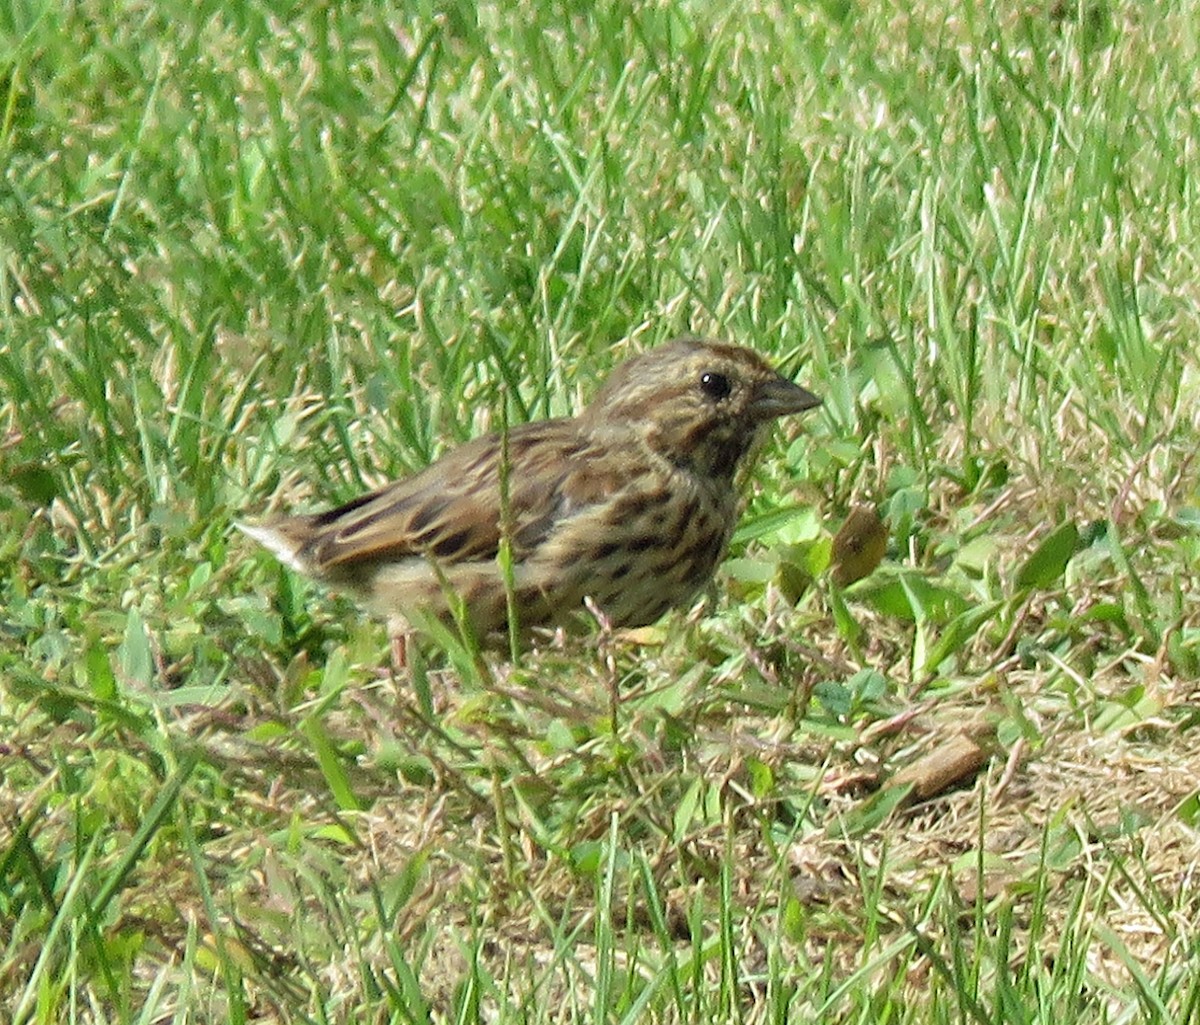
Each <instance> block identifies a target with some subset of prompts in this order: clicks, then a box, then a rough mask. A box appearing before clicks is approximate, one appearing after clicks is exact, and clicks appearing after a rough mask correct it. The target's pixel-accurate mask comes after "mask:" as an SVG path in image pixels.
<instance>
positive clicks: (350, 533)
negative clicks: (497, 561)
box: [294, 420, 619, 573]
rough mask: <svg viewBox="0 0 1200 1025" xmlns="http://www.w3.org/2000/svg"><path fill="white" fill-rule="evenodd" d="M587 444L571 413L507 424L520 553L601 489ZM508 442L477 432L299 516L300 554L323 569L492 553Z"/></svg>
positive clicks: (511, 506)
mask: <svg viewBox="0 0 1200 1025" xmlns="http://www.w3.org/2000/svg"><path fill="white" fill-rule="evenodd" d="M588 447H589V446H588V443H587V441H586V439H585V438H584V437H583V436H582V435H581V434H580V433H579V431H578V429H577V426H576V422H575V421H573V420H541V421H538V422H536V423H532V424H523V425H521V426H519V427H516V428H513V429H512V430H511V431H509V433H508V441H507V466H508V475H507V476H508V483H507V491H508V517H509V522H510V523H511V524H512V526H511V535H510V536H511V538H512V541H513V545H514V548H515V550H516V554H521V553H522V552H524V551H528V550H530V549H532V548H535V547H536V546H537V545H538V544H539V543H540V542H541V541H543V540H544V539H545V538H546V537H547V536H548V535H549V534H550V533H551V532H552V531H553V530H554V528H555V526H556V525H557V524H558V523H559V522H560V521H561V520H562V519H563V518H564V517H568V516H573V515H575V514H576V513H578V512H579V511H580V510H581V509H583V508H586V507H587V506H588V505H590V504H592V503H594V502H596V501H599V500H601V499H602V498H603V494H604V490H605V489H604V487H603V486H602V485H600V484H599V482H593V483H592V484H590V485H589V484H586V483H583V482H581V479H580V478H581V475H580V473H579V470H580V467H581V465H582V464H584V463H586V462H587V459H588ZM504 451H505V447H504V446H503V445H502V442H501V438H500V436H499V435H495V434H493V435H487V436H485V437H482V438H477V439H476V440H474V441H472V442H469V443H467V444H466V445H464V446H462V447H461V448H458V449H455V450H453V451H451V452H449V453H448V454H447V455H445V456H443V457H442V459H440V460H439V461H438V462H436V463H434V464H433V465H432V466H430V467H428V468H427V469H425V470H423V471H422V472H420V473H418V474H416V475H415V476H413V477H410V478H408V479H406V480H402V481H398V482H396V483H394V484H389V485H386V486H384V487H382V488H380V489H379V490H378V491H375V492H372V493H370V494H367V495H363V496H362V497H361V498H358V499H355V500H354V501H352V502H350V503H348V504H346V505H343V506H341V507H339V508H337V509H331V510H330V511H328V512H325V513H319V514H317V515H316V516H308V517H302V518H298V519H297V520H296V521H294V522H296V524H297V528H296V529H297V530H300V529H303V532H304V533H305V534H306V535H307V537H305V538H304V539H303V540H302V541H301V543H300V545H299V546H298V555H299V557H300V559H301V560H302V561H304V562H306V563H307V564H308V565H310V566H311V567H312V569H313V570H315V571H316V572H318V573H330V572H335V573H337V572H345V571H347V570H351V571H352V570H353V569H354V568H355V567H356V566H361V565H364V564H366V563H374V562H379V561H381V560H391V559H402V558H405V557H407V556H418V555H419V556H428V555H432V556H434V557H435V558H437V559H438V560H440V561H442V562H444V563H447V564H453V563H458V562H470V561H481V560H488V559H493V558H495V556H496V553H497V551H498V549H499V545H500V538H501V504H502V503H501V495H502V492H503V489H502V487H501V483H500V481H501V471H502V465H503V463H504V458H503V453H504ZM583 480H584V481H586V475H583ZM617 483H619V482H616V481H613V482H611V486H613V487H615V486H616V485H617ZM301 524H303V527H301Z"/></svg>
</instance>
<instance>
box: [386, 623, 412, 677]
mask: <svg viewBox="0 0 1200 1025" xmlns="http://www.w3.org/2000/svg"><path fill="white" fill-rule="evenodd" d="M387 625H388V635H389V636H390V637H391V640H392V670H393V672H394V673H395V674H396V675H397V676H407V675H408V635H409V634H410V633H411V632H412V630H411V628H410V627H409V625H408V620H406V619H405V618H404V617H402V616H388V621H387Z"/></svg>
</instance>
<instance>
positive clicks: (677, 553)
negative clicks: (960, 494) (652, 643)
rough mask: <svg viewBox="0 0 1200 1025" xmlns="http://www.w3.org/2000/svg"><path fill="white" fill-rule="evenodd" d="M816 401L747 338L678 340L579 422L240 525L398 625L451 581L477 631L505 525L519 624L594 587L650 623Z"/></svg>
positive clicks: (627, 368) (512, 435)
mask: <svg viewBox="0 0 1200 1025" xmlns="http://www.w3.org/2000/svg"><path fill="white" fill-rule="evenodd" d="M818 402H819V400H818V399H817V398H816V397H815V396H813V395H812V394H810V393H809V392H807V391H805V390H804V389H803V388H800V387H799V386H798V385H795V384H793V383H792V382H790V381H788V380H786V379H785V378H783V377H780V376H779V375H778V374H777V373H776V372H775V371H774V370H772V369H771V368H770V367H769V366H768V365H767V363H766V362H765V361H764V360H763V359H762V358H761V357H760V356H758V355H757V354H756V353H754V352H753V351H751V350H750V349H745V348H741V347H739V346H733V345H725V344H721V343H717V342H710V341H703V340H700V339H690V338H689V339H681V340H678V341H675V342H671V343H669V344H667V345H663V346H660V347H659V348H657V349H653V350H651V351H649V352H647V353H645V354H643V355H641V356H638V357H636V358H634V359H631V360H628V361H627V362H625V363H623V364H622V365H621V366H619V367H618V368H617V369H616V370H615V371H614V372H613V373H612V375H611V376H610V377H609V378H608V380H607V381H606V382H605V384H604V386H603V387H602V388H601V389H600V391H599V392H598V393H597V394H596V396H595V398H594V399H593V400H592V402H591V403H590V404H589V405H588V407H587V408H586V409H585V410H584V411H583V412H582V413H581V414H580V415H579V416H577V417H573V418H569V419H568V418H563V419H554V420H542V421H538V422H535V423H529V424H523V425H521V426H519V427H514V428H512V429H511V430H510V431H509V432H508V437H507V447H505V444H504V442H503V441H502V439H501V437H500V435H498V434H489V435H487V436H485V437H482V438H477V439H476V440H474V441H472V442H469V443H468V444H466V445H463V446H462V447H461V448H458V449H455V450H453V451H451V452H449V453H447V454H446V455H445V456H443V457H442V458H441V459H440V460H438V461H437V462H436V463H434V464H433V465H432V466H430V467H428V468H427V469H425V470H423V471H422V472H420V473H418V474H416V475H415V476H413V477H410V478H408V479H406V480H402V481H398V482H396V483H394V484H388V485H386V486H384V487H382V488H380V489H379V490H377V491H374V492H372V493H371V494H368V495H363V496H362V497H361V498H357V499H355V500H354V501H352V502H349V503H347V504H346V505H343V506H341V507H339V508H337V509H332V510H330V511H328V512H323V513H317V514H315V515H311V516H293V517H288V518H285V519H281V520H276V521H275V522H273V523H269V524H266V525H262V526H243V527H242V529H243V530H244V531H245V532H246V533H247V534H249V535H250V536H251V537H253V538H255V539H256V540H258V541H260V542H262V543H263V544H264V545H266V546H267V547H268V548H270V549H271V550H272V551H273V552H274V553H275V554H276V555H277V556H279V557H280V558H281V559H282V560H283V561H284V562H286V563H287V564H289V565H291V566H292V567H294V568H295V569H298V570H301V571H302V572H305V573H308V574H310V575H312V576H314V577H316V578H317V579H319V580H322V581H325V582H326V583H328V584H330V585H332V586H334V587H339V588H344V589H346V590H348V591H350V592H352V593H354V594H355V595H357V596H358V597H359V598H360V599H361V600H362V601H363V602H364V603H365V604H366V605H367V606H368V607H370V608H371V609H373V610H375V611H377V612H379V613H382V614H384V615H386V616H388V617H389V618H390V619H391V620H392V621H393V623H394V624H395V625H396V626H400V625H401V624H403V623H412V624H413V625H419V624H420V623H421V622H422V620H423V618H424V617H425V616H429V615H432V616H435V617H437V618H440V619H442V620H443V621H448V620H449V618H450V616H449V612H448V604H447V598H446V591H447V587H449V589H450V590H452V591H453V592H455V593H457V594H458V595H459V596H460V597H461V598H462V600H463V603H464V607H465V609H466V610H467V613H468V618H469V621H470V623H471V627H472V629H473V630H474V631H475V633H476V636H477V637H478V638H479V639H481V640H482V639H486V638H487V636H488V635H490V634H495V633H498V632H500V631H503V630H504V628H505V626H506V624H507V614H506V608H507V596H506V592H505V586H504V582H503V579H502V575H501V573H500V570H499V568H498V563H497V553H498V551H499V549H500V542H501V538H502V537H504V536H507V537H508V539H509V541H510V545H511V550H512V555H513V563H512V564H513V590H514V597H515V604H516V608H517V612H518V618H519V620H520V626H521V627H522V628H523V629H525V628H528V627H532V626H538V625H549V624H559V623H563V622H566V621H568V620H570V619H572V618H575V617H577V614H578V613H579V612H580V611H581V609H582V607H583V601H584V598H585V597H590V598H591V600H592V601H593V602H594V603H595V605H596V606H597V607H598V608H599V609H600V610H602V611H603V612H604V614H605V615H606V616H607V617H608V619H609V620H610V621H611V623H612V624H613V625H614V626H641V625H644V624H647V623H652V622H654V621H655V620H656V619H658V618H659V617H660V616H661V615H662V614H663V613H664V612H666V611H667V610H668V609H669V608H672V607H674V606H677V605H680V604H682V603H684V602H687V601H689V600H690V599H691V598H692V597H694V596H695V594H696V593H697V592H698V591H699V590H700V589H701V588H702V587H703V586H704V585H705V584H706V583H707V582H708V581H709V580H710V579H711V577H712V574H713V571H714V570H715V569H716V566H717V564H718V562H719V561H720V559H721V557H722V555H723V554H724V552H725V546H726V545H727V543H728V541H729V536H730V534H731V533H732V531H733V528H734V525H735V524H736V522H737V505H738V499H737V491H736V485H735V476H736V473H737V470H738V468H739V465H740V463H741V462H742V460H743V458H744V457H745V456H746V455H747V454H748V453H749V452H750V451H751V450H752V448H753V447H754V446H755V444H756V442H757V441H758V439H759V437H760V435H761V434H762V432H763V430H764V429H765V428H766V427H767V426H768V425H769V424H770V423H771V422H772V421H773V420H774V419H775V418H776V417H779V416H783V415H786V414H789V413H797V412H801V411H802V410H805V409H811V408H812V407H813V406H815V405H817V404H818ZM505 452H506V453H507V455H506V456H505V454H504V453H505ZM505 458H506V459H507V501H506V502H504V501H502V488H501V478H502V476H503V475H504V467H503V466H502V464H503V461H504V459H505ZM505 510H506V514H507V523H502V511H505Z"/></svg>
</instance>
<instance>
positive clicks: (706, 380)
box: [700, 370, 733, 401]
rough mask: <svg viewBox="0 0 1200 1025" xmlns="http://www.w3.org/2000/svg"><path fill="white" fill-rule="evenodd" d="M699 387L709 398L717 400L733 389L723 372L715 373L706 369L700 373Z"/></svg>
mask: <svg viewBox="0 0 1200 1025" xmlns="http://www.w3.org/2000/svg"><path fill="white" fill-rule="evenodd" d="M700 389H701V390H702V391H703V392H704V394H705V395H707V396H708V397H709V398H710V399H713V400H714V401H719V400H721V399H723V398H726V397H727V396H728V395H729V393H730V392H731V391H733V385H731V384H730V383H729V378H728V377H726V376H725V375H724V374H717V373H714V372H713V371H711V370H708V371H705V372H704V373H703V374H701V375H700Z"/></svg>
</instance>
